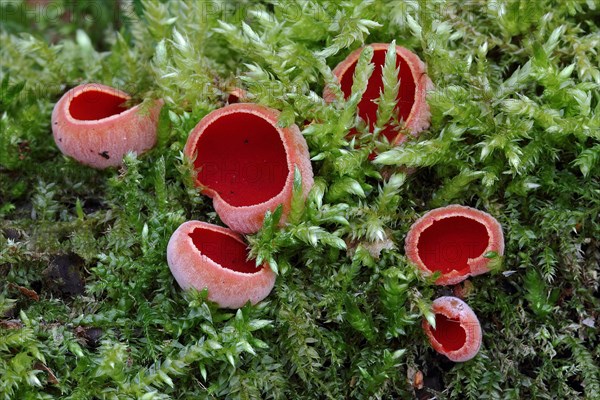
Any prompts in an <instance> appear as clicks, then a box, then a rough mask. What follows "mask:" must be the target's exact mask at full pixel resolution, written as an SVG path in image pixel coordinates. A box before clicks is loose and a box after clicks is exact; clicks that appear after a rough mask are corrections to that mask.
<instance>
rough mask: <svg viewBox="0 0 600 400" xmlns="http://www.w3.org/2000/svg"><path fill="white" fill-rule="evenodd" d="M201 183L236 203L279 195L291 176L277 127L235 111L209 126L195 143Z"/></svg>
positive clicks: (251, 202)
mask: <svg viewBox="0 0 600 400" xmlns="http://www.w3.org/2000/svg"><path fill="white" fill-rule="evenodd" d="M195 151H196V152H197V156H196V159H195V161H194V167H195V169H196V170H197V171H198V177H197V180H198V183H200V184H201V185H203V186H205V187H208V188H210V189H213V190H215V191H216V192H217V193H219V195H220V196H221V198H222V199H223V200H225V201H226V202H227V203H229V204H231V205H232V206H235V207H243V206H250V205H254V204H260V203H263V202H265V201H267V200H269V199H271V198H273V197H275V196H276V195H278V194H279V193H280V192H281V191H282V189H283V187H284V185H285V181H286V179H287V176H288V172H289V171H288V165H287V158H286V151H285V148H284V146H283V142H282V141H281V138H280V136H279V133H278V131H277V129H276V128H275V127H274V126H273V125H271V124H270V123H269V122H268V121H266V120H265V119H264V118H261V117H259V116H257V115H254V114H250V113H246V112H239V111H238V112H234V113H230V114H225V115H223V116H221V117H220V118H217V119H216V120H215V121H214V122H212V123H211V124H210V125H209V126H207V127H206V128H205V130H204V132H203V133H202V135H201V136H200V138H199V139H198V142H197V143H196V148H195Z"/></svg>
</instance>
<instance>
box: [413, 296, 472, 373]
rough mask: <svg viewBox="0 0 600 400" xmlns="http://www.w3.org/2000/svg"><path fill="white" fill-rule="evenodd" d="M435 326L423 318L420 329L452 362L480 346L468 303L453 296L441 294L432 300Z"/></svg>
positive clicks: (465, 358) (469, 355) (461, 358)
mask: <svg viewBox="0 0 600 400" xmlns="http://www.w3.org/2000/svg"><path fill="white" fill-rule="evenodd" d="M432 311H433V313H434V315H435V329H434V328H433V327H432V326H431V325H430V324H429V322H427V320H426V319H423V330H424V331H425V334H426V335H427V337H428V338H429V343H431V347H433V349H434V350H435V351H437V352H438V353H440V354H443V355H445V356H446V357H448V358H449V359H450V360H452V361H454V362H463V361H468V360H470V359H471V358H473V357H475V355H477V352H479V349H480V348H481V339H482V334H481V325H480V324H479V320H478V319H477V315H475V313H474V312H473V310H472V309H471V307H469V306H468V305H467V303H465V302H464V301H462V300H461V299H459V298H457V297H452V296H443V297H440V298H438V299H435V300H434V301H433V304H432Z"/></svg>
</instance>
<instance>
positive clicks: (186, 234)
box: [167, 221, 275, 308]
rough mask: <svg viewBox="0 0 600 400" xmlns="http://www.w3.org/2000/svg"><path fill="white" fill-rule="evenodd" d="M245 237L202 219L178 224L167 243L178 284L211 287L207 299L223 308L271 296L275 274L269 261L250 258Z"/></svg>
mask: <svg viewBox="0 0 600 400" xmlns="http://www.w3.org/2000/svg"><path fill="white" fill-rule="evenodd" d="M247 256H248V252H247V248H246V244H245V243H244V241H243V240H242V238H241V237H240V236H239V235H238V234H237V233H235V232H233V231H232V230H230V229H227V228H223V227H220V226H217V225H212V224H208V223H206V222H200V221H188V222H185V223H183V224H182V225H180V226H179V228H177V229H176V230H175V232H174V233H173V235H172V236H171V239H170V240H169V244H168V245H167V263H168V264H169V268H170V269H171V273H172V274H173V276H174V277H175V280H176V281H177V283H179V286H181V288H182V289H184V290H187V289H190V288H195V289H197V290H203V289H205V288H207V289H208V299H209V300H211V301H214V302H215V303H217V304H218V305H219V307H222V308H240V307H242V306H244V304H246V303H247V302H248V301H250V302H251V303H252V304H256V303H258V302H259V301H261V300H263V299H264V298H265V297H267V296H268V295H269V293H270V292H271V290H272V289H273V286H274V285H275V273H274V272H273V271H272V270H271V268H270V267H269V265H268V264H267V263H265V264H263V265H262V266H260V267H256V265H255V263H254V262H253V261H248V260H247Z"/></svg>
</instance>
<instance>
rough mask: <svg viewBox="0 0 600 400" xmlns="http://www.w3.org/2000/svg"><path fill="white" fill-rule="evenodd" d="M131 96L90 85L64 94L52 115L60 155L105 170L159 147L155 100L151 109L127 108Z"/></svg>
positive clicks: (116, 90) (158, 104)
mask: <svg viewBox="0 0 600 400" xmlns="http://www.w3.org/2000/svg"><path fill="white" fill-rule="evenodd" d="M129 99H130V96H129V95H128V94H127V93H125V92H123V91H121V90H118V89H115V88H112V87H109V86H105V85H101V84H98V83H88V84H84V85H80V86H77V87H74V88H73V89H71V90H69V91H68V92H67V93H65V94H64V95H63V96H62V97H61V98H60V100H59V101H58V102H57V103H56V105H55V106H54V110H53V111H52V132H53V134H54V141H55V142H56V145H57V146H58V148H59V149H60V151H61V152H62V153H63V154H65V155H67V156H70V157H72V158H74V159H75V160H77V161H79V162H81V163H82V164H85V165H89V166H90V167H94V168H98V169H104V168H107V167H115V166H120V165H122V163H123V157H124V156H125V155H126V154H127V153H128V152H130V151H132V152H135V153H137V154H138V155H139V154H142V153H144V152H145V151H147V150H149V149H151V148H152V147H153V146H154V144H155V143H156V131H157V124H158V115H159V113H160V109H161V108H162V106H163V101H162V100H156V101H155V102H154V104H153V105H152V106H151V107H150V108H149V109H148V110H144V112H142V110H141V109H140V107H141V106H140V105H136V106H134V107H131V108H127V107H126V106H125V105H124V103H125V102H126V101H127V100H129Z"/></svg>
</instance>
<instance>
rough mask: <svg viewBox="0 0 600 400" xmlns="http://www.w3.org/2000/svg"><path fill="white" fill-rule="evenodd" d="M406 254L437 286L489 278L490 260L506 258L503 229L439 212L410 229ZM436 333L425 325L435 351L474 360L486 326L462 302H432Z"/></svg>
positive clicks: (484, 216) (484, 217) (460, 211)
mask: <svg viewBox="0 0 600 400" xmlns="http://www.w3.org/2000/svg"><path fill="white" fill-rule="evenodd" d="M405 250H406V256H407V257H408V259H409V260H410V261H411V262H413V263H414V264H415V265H416V266H417V267H418V268H419V269H420V270H421V271H422V272H423V274H424V275H425V276H430V275H433V274H436V273H437V274H439V277H438V278H437V279H436V281H435V284H436V285H453V284H456V283H459V282H462V281H464V280H465V279H467V278H468V277H469V276H476V275H481V274H484V273H486V272H488V271H489V270H490V269H489V264H490V262H491V261H492V259H491V258H489V257H488V255H489V254H495V255H496V256H502V255H503V254H504V235H503V233H502V227H501V226H500V223H499V222H498V221H497V220H496V219H495V218H494V217H492V216H491V215H490V214H488V213H485V212H483V211H480V210H477V209H474V208H471V207H465V206H460V205H456V204H454V205H449V206H447V207H441V208H436V209H434V210H431V211H429V212H427V213H426V214H425V215H423V216H422V217H421V218H419V219H418V220H417V221H416V222H415V223H414V224H413V225H412V226H411V228H410V230H409V232H408V234H407V236H406V240H405ZM432 310H433V312H434V314H435V327H432V326H431V325H430V324H429V322H427V321H426V320H423V329H424V331H425V334H426V335H427V337H428V338H429V342H430V343H431V346H432V347H433V348H434V349H435V350H436V351H437V352H439V353H441V354H444V355H445V356H446V357H448V358H449V359H450V360H452V361H456V362H462V361H467V360H470V359H471V358H473V357H474V356H475V355H476V354H477V352H478V351H479V348H480V347H481V326H480V324H479V320H478V319H477V316H476V315H475V313H474V312H473V310H471V308H470V307H469V306H468V305H467V304H466V303H465V302H464V301H462V300H460V299H459V298H457V297H449V296H444V297H440V298H438V299H436V300H435V301H434V302H433V306H432Z"/></svg>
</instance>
